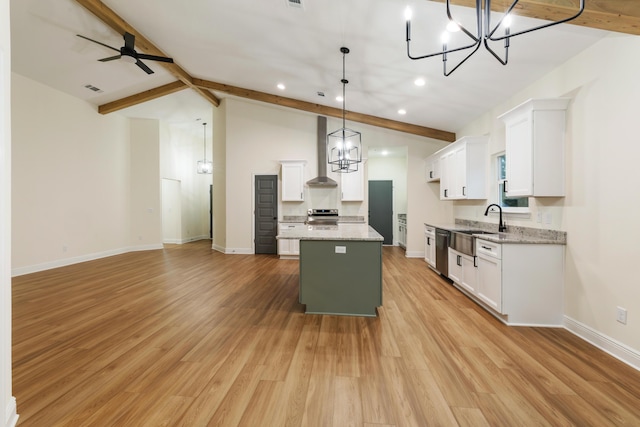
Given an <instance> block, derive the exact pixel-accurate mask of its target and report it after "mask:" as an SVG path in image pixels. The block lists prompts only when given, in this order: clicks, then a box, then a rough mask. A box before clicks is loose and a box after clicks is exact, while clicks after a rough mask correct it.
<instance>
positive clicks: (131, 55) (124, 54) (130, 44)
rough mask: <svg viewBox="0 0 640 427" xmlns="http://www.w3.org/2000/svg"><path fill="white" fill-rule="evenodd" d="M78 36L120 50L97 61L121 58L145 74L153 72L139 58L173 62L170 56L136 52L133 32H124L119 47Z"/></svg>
mask: <svg viewBox="0 0 640 427" xmlns="http://www.w3.org/2000/svg"><path fill="white" fill-rule="evenodd" d="M76 35H77V36H78V37H81V38H83V39H85V40H89V41H90V42H94V43H97V44H99V45H101V46H104V47H108V48H109V49H111V50H115V51H116V52H120V54H119V55H115V56H110V57H108V58H102V59H99V60H98V61H101V62H107V61H113V60H115V59H121V58H122V60H123V61H126V62H130V63H132V64H136V65H137V66H138V67H140V68H142V69H143V70H144V71H145V72H146V73H147V74H153V70H152V69H151V68H149V67H147V66H146V64H145V63H144V62H142V61H140V60H141V59H149V60H151V61H160V62H170V63H173V59H172V58H167V57H164V56H156V55H147V54H146V53H138V52H136V50H135V49H134V46H135V41H136V38H135V36H134V35H133V34H130V33H124V46H122V47H121V48H120V49H116V48H115V47H111V46H109V45H107V44H104V43H101V42H99V41H97V40H93V39H90V38H89V37H85V36H81V35H80V34H76Z"/></svg>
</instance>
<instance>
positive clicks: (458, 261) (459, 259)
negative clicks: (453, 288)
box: [456, 255, 462, 267]
mask: <svg viewBox="0 0 640 427" xmlns="http://www.w3.org/2000/svg"><path fill="white" fill-rule="evenodd" d="M457 257H458V259H457V260H456V264H458V265H459V266H460V267H462V257H461V256H460V255H457Z"/></svg>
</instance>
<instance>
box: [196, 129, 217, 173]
mask: <svg viewBox="0 0 640 427" xmlns="http://www.w3.org/2000/svg"><path fill="white" fill-rule="evenodd" d="M202 128H203V129H204V132H203V136H202V148H203V158H202V160H198V169H197V171H198V173H200V174H210V173H213V162H210V161H208V160H207V124H206V123H202Z"/></svg>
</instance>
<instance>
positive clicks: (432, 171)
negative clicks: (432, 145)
mask: <svg viewBox="0 0 640 427" xmlns="http://www.w3.org/2000/svg"><path fill="white" fill-rule="evenodd" d="M424 161H425V163H426V172H427V173H426V178H427V182H433V181H440V156H439V155H436V154H434V155H432V156H429V157H427V158H426V159H424Z"/></svg>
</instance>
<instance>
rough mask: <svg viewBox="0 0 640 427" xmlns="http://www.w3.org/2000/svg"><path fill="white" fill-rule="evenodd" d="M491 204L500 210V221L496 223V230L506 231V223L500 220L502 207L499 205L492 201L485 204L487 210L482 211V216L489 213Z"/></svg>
mask: <svg viewBox="0 0 640 427" xmlns="http://www.w3.org/2000/svg"><path fill="white" fill-rule="evenodd" d="M492 206H495V207H496V208H498V211H500V223H499V224H498V232H500V233H502V232H503V231H507V225H506V224H504V223H503V222H502V207H501V206H500V205H498V204H496V203H492V204H490V205H489V206H487V210H486V211H484V216H487V215H488V214H489V209H491V207H492Z"/></svg>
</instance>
